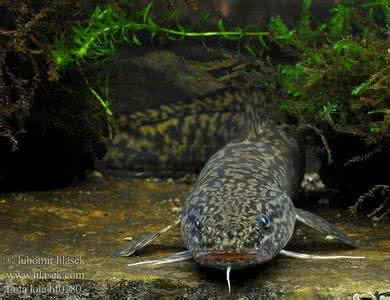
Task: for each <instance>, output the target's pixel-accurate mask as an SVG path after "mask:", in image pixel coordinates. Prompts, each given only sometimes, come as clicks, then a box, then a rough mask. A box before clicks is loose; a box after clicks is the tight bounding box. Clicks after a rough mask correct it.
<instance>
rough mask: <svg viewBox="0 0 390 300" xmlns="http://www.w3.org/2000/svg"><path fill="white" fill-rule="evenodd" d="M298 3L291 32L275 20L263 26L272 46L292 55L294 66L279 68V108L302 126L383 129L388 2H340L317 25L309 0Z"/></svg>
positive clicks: (389, 57)
mask: <svg viewBox="0 0 390 300" xmlns="http://www.w3.org/2000/svg"><path fill="white" fill-rule="evenodd" d="M304 3H305V5H304V9H303V13H302V18H301V21H300V22H298V24H297V25H296V26H295V28H293V29H289V28H288V27H287V26H286V25H285V24H284V23H283V21H282V20H281V19H280V18H278V17H275V18H272V20H271V22H270V25H269V29H270V31H271V33H272V35H271V36H272V38H273V40H274V42H275V43H277V45H278V46H279V47H281V48H286V47H290V51H291V52H294V53H295V55H296V56H297V62H296V64H294V65H284V66H281V68H280V80H281V83H282V85H283V87H284V88H285V89H286V90H287V91H288V93H289V95H290V97H289V99H288V100H287V102H286V103H284V104H283V106H282V108H283V109H284V110H286V111H288V112H289V113H291V114H292V115H294V116H295V117H297V118H298V120H299V121H300V122H302V123H309V124H317V125H318V124H319V123H321V122H324V121H325V122H326V123H328V124H329V125H331V126H332V127H334V128H339V127H343V128H347V127H349V126H352V127H354V130H357V131H358V132H359V133H360V134H361V135H362V136H366V135H367V134H370V133H371V134H377V133H379V132H380V131H382V130H385V129H386V128H385V127H386V126H384V124H383V122H384V119H383V118H382V121H378V115H380V111H383V109H384V108H388V107H389V103H388V101H387V100H386V99H387V98H386V97H388V96H389V95H390V88H389V86H390V67H389V65H390V53H389V48H390V44H389V34H390V33H389V32H388V26H389V21H390V19H389V18H388V17H389V11H390V2H389V1H368V2H367V3H365V4H364V5H361V4H358V3H357V2H356V1H342V2H341V3H339V4H337V5H336V7H335V8H334V9H333V10H332V15H331V17H330V18H329V20H328V21H327V22H325V23H323V24H315V23H314V21H312V20H311V19H310V14H309V13H308V10H309V6H310V4H311V1H304ZM381 16H382V17H381ZM386 28H387V30H386ZM291 47H293V50H291ZM373 112H376V113H375V114H372V113H373ZM318 116H320V118H318ZM382 116H383V113H382ZM373 124H375V125H373ZM378 139H379V135H378Z"/></svg>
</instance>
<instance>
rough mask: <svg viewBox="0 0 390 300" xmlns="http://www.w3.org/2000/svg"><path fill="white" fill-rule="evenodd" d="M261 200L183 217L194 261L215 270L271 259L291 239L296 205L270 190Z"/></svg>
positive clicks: (282, 194)
mask: <svg viewBox="0 0 390 300" xmlns="http://www.w3.org/2000/svg"><path fill="white" fill-rule="evenodd" d="M269 196H272V197H271V198H270V197H267V198H263V200H264V201H261V199H260V201H259V200H257V201H254V202H253V203H252V202H249V201H245V203H244V202H239V201H238V202H236V203H241V204H237V207H225V208H224V209H223V210H222V211H220V212H212V213H210V211H208V212H204V213H203V214H202V213H199V210H198V211H197V210H196V209H195V210H194V211H193V212H192V213H191V212H190V213H189V214H188V217H187V218H184V219H183V220H184V222H183V223H182V234H183V237H184V241H185V244H186V246H187V248H188V249H190V250H191V251H192V254H193V257H194V259H195V261H196V262H197V263H198V264H200V265H201V266H204V267H210V268H214V269H227V268H228V267H231V268H232V269H244V268H248V267H251V266H256V265H259V264H262V263H265V262H267V261H269V260H271V259H272V258H273V257H274V256H276V255H277V254H278V253H279V252H280V251H281V250H282V249H283V248H284V247H285V246H286V244H287V243H288V241H289V240H290V238H291V236H292V234H293V231H294V226H295V208H294V206H293V204H292V202H291V200H290V198H289V197H288V196H287V195H286V194H284V193H279V192H275V193H272V192H271V193H269Z"/></svg>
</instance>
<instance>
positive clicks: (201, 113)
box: [105, 89, 249, 171]
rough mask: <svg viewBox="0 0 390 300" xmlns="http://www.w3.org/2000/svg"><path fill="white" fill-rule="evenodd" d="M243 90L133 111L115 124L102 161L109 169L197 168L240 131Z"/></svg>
mask: <svg viewBox="0 0 390 300" xmlns="http://www.w3.org/2000/svg"><path fill="white" fill-rule="evenodd" d="M248 93H249V92H248V91H242V90H234V89H226V90H223V91H218V92H217V93H214V94H211V95H207V96H204V97H200V98H197V99H193V100H192V101H191V102H183V101H180V102H176V103H174V104H170V105H161V106H160V107H158V108H156V109H147V110H144V111H139V112H134V113H133V114H131V115H129V116H127V117H126V121H125V122H124V123H125V124H123V125H122V126H120V127H119V133H118V134H117V135H116V137H115V138H114V141H113V147H111V149H110V150H109V152H108V153H107V155H106V157H105V162H106V164H108V165H109V166H110V167H111V168H116V167H118V168H124V167H125V168H127V169H130V170H140V171H145V170H146V171H158V170H165V171H167V170H193V171H197V170H200V169H201V167H202V166H203V165H204V163H205V162H206V161H207V159H208V158H209V157H210V156H211V155H212V154H214V153H215V152H216V151H217V150H218V149H220V148H221V147H222V146H223V145H225V144H226V143H228V142H229V141H231V140H232V139H233V138H236V137H237V136H239V135H240V133H241V129H242V128H243V127H244V124H245V117H244V111H245V99H247V98H248ZM118 161H120V164H118ZM117 164H118V165H117Z"/></svg>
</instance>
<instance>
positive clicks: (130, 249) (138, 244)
mask: <svg viewBox="0 0 390 300" xmlns="http://www.w3.org/2000/svg"><path fill="white" fill-rule="evenodd" d="M160 235H161V234H160V233H159V232H153V233H151V234H148V235H146V236H143V237H142V238H140V239H137V240H134V241H131V242H130V243H128V244H127V246H126V247H125V248H123V249H121V250H118V251H115V252H114V253H113V254H112V256H114V257H118V256H131V255H133V254H134V253H135V252H137V251H138V250H139V249H141V248H143V247H145V246H146V245H147V244H149V243H150V242H152V241H153V240H155V239H156V238H158V237H159V236H160Z"/></svg>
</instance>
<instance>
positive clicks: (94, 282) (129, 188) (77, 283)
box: [0, 176, 390, 299]
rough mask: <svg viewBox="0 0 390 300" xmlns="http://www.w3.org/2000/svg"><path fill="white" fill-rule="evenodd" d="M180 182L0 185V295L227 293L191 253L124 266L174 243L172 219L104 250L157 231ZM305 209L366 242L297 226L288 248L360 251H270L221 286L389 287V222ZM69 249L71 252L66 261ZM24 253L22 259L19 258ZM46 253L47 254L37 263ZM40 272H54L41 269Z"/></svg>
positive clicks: (307, 292)
mask: <svg viewBox="0 0 390 300" xmlns="http://www.w3.org/2000/svg"><path fill="white" fill-rule="evenodd" d="M189 190H190V185H189V184H186V183H182V182H178V181H175V180H172V179H170V180H158V181H157V180H129V179H120V178H113V177H109V176H107V180H106V181H104V182H103V183H100V184H99V185H96V184H91V183H90V184H87V185H83V186H74V187H70V188H66V189H58V190H53V191H48V192H28V193H12V194H0V235H1V241H0V258H1V260H0V298H1V297H5V296H7V297H9V296H10V295H13V296H14V297H15V298H18V297H20V296H21V295H22V294H24V295H30V296H31V295H35V296H48V295H50V296H55V297H58V296H62V295H68V296H71V295H73V296H75V295H76V296H79V297H90V298H98V297H104V296H109V297H112V298H123V297H129V298H130V299H132V298H149V299H150V298H168V299H172V298H179V299H183V298H188V299H209V298H219V299H226V298H228V297H229V294H228V288H227V285H226V283H225V274H223V273H221V272H215V271H210V270H205V269H201V268H199V267H198V266H197V265H196V264H195V263H194V262H193V261H186V262H181V263H177V264H172V265H165V266H160V267H158V268H156V267H154V268H151V267H142V268H141V267H137V268H136V267H133V268H130V267H127V264H128V263H130V262H136V261H139V260H144V259H151V258H157V257H160V256H166V255H170V254H172V253H175V252H179V251H182V249H183V248H182V247H183V246H182V243H181V239H180V232H179V228H175V229H173V230H172V231H171V232H168V233H167V234H166V236H164V237H161V238H160V239H158V240H156V241H155V242H153V243H152V245H150V246H148V247H147V248H145V250H144V251H142V253H140V254H139V255H137V256H135V257H131V258H112V257H110V255H111V253H112V252H113V251H114V250H117V249H118V248H120V247H122V246H123V245H125V243H126V242H127V241H126V240H125V239H126V238H127V239H129V238H136V237H138V236H140V235H142V234H143V233H150V232H152V231H156V230H158V229H160V228H162V227H163V226H165V225H166V224H168V223H169V222H171V220H172V219H173V218H174V217H175V216H176V214H177V213H178V212H177V210H178V209H177V208H178V207H179V206H180V205H181V203H182V200H183V198H184V195H185V193H187V192H188V191H189ZM307 209H309V210H311V211H315V212H316V213H318V214H319V215H321V216H323V217H324V218H326V219H328V220H329V221H331V222H333V223H335V224H337V226H338V227H339V228H340V229H342V230H343V231H344V232H345V233H347V234H348V235H349V236H351V237H352V238H353V239H359V240H362V241H364V242H365V243H366V245H365V246H364V247H362V248H361V249H350V248H348V247H345V246H344V245H342V244H340V243H338V242H337V241H336V240H330V239H327V238H326V235H322V234H320V233H317V232H315V231H313V230H311V229H309V228H307V227H304V226H299V227H298V229H297V230H296V234H295V236H294V238H293V240H292V241H291V242H290V244H289V245H288V249H289V250H292V251H297V252H305V253H313V254H314V253H315V254H322V255H335V254H338V255H356V256H366V257H367V258H366V259H364V260H353V261H352V260H338V261H311V260H297V259H292V258H284V257H277V258H275V259H274V260H273V261H271V262H270V263H267V264H265V265H263V266H260V267H258V268H255V269H251V270H245V271H242V272H238V271H234V270H233V271H232V274H231V280H232V294H231V295H230V296H231V297H232V298H233V299H238V298H240V299H258V298H259V297H261V296H263V297H266V298H275V299H276V298H278V297H280V296H288V297H292V298H296V299H304V298H305V297H311V298H313V297H318V298H319V297H321V298H346V299H351V296H352V294H353V293H361V294H364V293H366V294H367V293H369V292H380V293H384V292H388V291H390V276H389V274H390V239H389V234H388V233H389V232H390V224H389V223H387V224H382V225H381V226H379V227H377V228H373V227H372V226H371V225H370V224H369V223H365V221H364V220H356V219H352V218H350V217H349V216H347V215H346V214H345V213H343V212H342V211H337V210H333V209H332V210H331V209H327V208H321V210H320V211H318V210H316V209H310V208H307ZM70 257H76V258H77V259H76V260H74V261H73V263H69V261H68V263H69V264H65V262H66V259H68V260H69V258H70ZM80 258H81V261H80V260H79V259H80ZM28 259H30V264H23V262H24V261H28ZM57 259H58V260H59V262H58V261H57ZM45 260H46V262H50V264H42V262H44V261H45ZM39 263H41V264H39ZM56 272H58V273H56ZM55 274H57V275H55ZM49 275H50V276H52V277H53V276H54V277H58V278H55V279H44V277H48V276H49ZM17 276H19V277H25V278H19V279H18V278H16V277H17ZM34 276H35V278H34ZM65 277H68V279H65ZM45 288H46V290H45ZM55 288H57V289H55ZM24 292H26V293H24Z"/></svg>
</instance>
